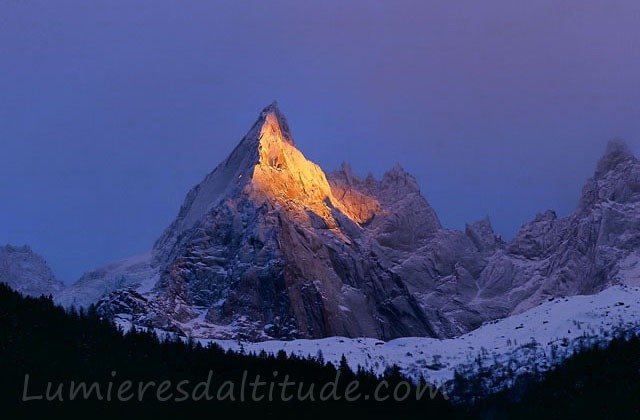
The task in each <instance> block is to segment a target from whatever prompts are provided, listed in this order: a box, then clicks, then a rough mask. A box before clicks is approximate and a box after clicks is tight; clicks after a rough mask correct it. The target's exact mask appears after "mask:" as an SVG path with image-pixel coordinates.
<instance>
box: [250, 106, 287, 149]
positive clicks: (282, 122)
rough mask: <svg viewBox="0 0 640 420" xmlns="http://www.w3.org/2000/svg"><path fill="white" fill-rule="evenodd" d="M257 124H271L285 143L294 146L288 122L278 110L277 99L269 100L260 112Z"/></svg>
mask: <svg viewBox="0 0 640 420" xmlns="http://www.w3.org/2000/svg"><path fill="white" fill-rule="evenodd" d="M257 124H259V125H262V126H264V125H271V126H273V127H274V129H276V127H277V129H276V131H278V132H279V134H280V135H281V137H282V139H283V140H284V141H286V142H287V143H289V144H291V145H292V146H295V142H294V141H293V136H292V135H291V130H290V129H289V123H288V122H287V118H286V117H285V116H284V114H283V113H282V111H280V107H279V106H278V102H277V101H273V102H271V104H269V105H268V106H266V107H265V108H264V109H263V110H262V112H261V113H260V118H258V121H257Z"/></svg>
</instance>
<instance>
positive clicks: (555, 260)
mask: <svg viewBox="0 0 640 420" xmlns="http://www.w3.org/2000/svg"><path fill="white" fill-rule="evenodd" d="M639 278H640V165H639V164H638V161H637V159H636V158H635V157H634V156H633V154H631V152H630V151H629V150H628V148H627V147H626V146H625V145H624V143H623V142H621V141H618V140H616V141H612V142H611V143H610V144H609V146H608V147H607V150H606V152H605V154H604V156H603V157H602V159H601V160H600V162H599V163H598V165H597V169H596V171H595V174H594V177H593V178H592V179H590V180H588V181H587V184H586V186H585V188H584V190H583V194H582V198H581V199H580V202H579V204H578V207H577V210H576V212H575V213H574V214H572V215H570V216H567V217H564V218H558V217H557V216H556V214H555V213H554V212H553V211H546V212H544V213H541V214H539V215H538V216H536V218H535V219H534V220H533V221H531V222H530V223H528V224H526V225H524V226H523V227H522V229H521V230H520V232H519V233H518V234H517V235H516V237H515V238H514V239H513V240H511V241H509V242H505V241H503V240H502V239H501V238H500V237H499V236H498V235H496V234H495V232H494V231H493V227H492V225H491V221H490V220H489V219H488V218H485V219H483V220H481V221H478V222H475V223H471V224H468V225H467V226H466V229H465V231H464V232H459V231H454V230H447V229H444V228H443V227H442V226H441V224H440V221H439V219H438V217H437V215H436V213H435V212H434V210H433V209H432V208H431V206H430V205H429V203H428V202H427V201H426V200H425V198H424V197H423V196H422V195H421V193H420V189H419V187H418V184H417V182H416V180H415V179H414V178H413V177H412V176H411V175H409V174H408V173H407V172H405V171H404V170H403V169H402V168H401V167H400V166H399V165H396V167H394V168H392V169H391V170H390V171H388V172H387V173H385V174H384V176H383V177H382V179H379V180H378V179H375V178H374V177H372V176H371V175H369V176H367V177H366V178H360V177H358V176H357V175H355V174H354V173H353V172H352V170H351V168H350V167H349V166H348V165H346V164H343V165H342V167H341V168H340V169H339V170H337V171H334V172H330V173H325V172H324V171H323V170H322V169H321V168H320V167H319V166H318V165H316V164H315V163H313V162H311V161H309V160H308V159H306V158H305V157H304V155H303V154H302V153H301V152H300V151H299V150H298V149H297V148H296V146H295V142H294V140H293V136H292V135H291V132H290V130H289V127H288V124H287V121H286V119H285V118H284V116H283V115H282V114H281V112H280V111H279V109H278V107H277V105H276V104H275V103H274V104H272V105H270V106H269V107H267V108H265V109H264V110H263V111H262V112H261V113H260V115H259V117H258V119H257V121H256V123H255V124H254V125H253V126H252V127H251V129H250V130H249V132H248V133H247V134H246V135H245V137H244V138H243V139H242V140H241V141H240V143H239V144H238V146H237V147H236V148H235V149H234V150H233V151H232V152H231V154H230V155H229V157H228V158H227V159H226V160H225V161H223V162H222V163H220V164H219V165H218V166H217V167H216V168H215V169H214V170H213V171H212V172H211V173H210V174H209V175H207V176H206V177H205V179H204V180H203V181H202V182H201V183H200V184H198V185H197V186H196V187H194V188H193V189H192V190H191V191H190V192H189V193H188V194H187V197H186V199H185V202H184V204H183V205H182V207H181V209H180V212H179V214H178V216H177V218H176V219H175V221H174V222H173V223H172V224H171V225H170V226H169V227H168V228H167V229H166V230H165V232H164V233H163V235H162V236H161V237H160V238H159V239H158V241H157V242H156V244H155V246H154V248H153V249H152V250H151V252H149V253H147V254H144V255H141V256H137V257H132V258H130V259H127V260H124V261H120V262H117V263H113V264H110V265H109V266H106V267H103V268H100V269H98V270H93V271H91V272H89V273H87V274H85V275H84V276H83V277H82V278H81V279H80V280H79V281H78V282H77V283H76V284H74V285H72V286H70V287H68V288H66V289H65V290H64V291H62V292H61V293H59V294H58V295H57V300H58V301H59V302H60V303H63V304H66V305H70V304H74V305H87V304H90V303H93V302H95V301H97V300H98V310H99V311H100V312H102V313H103V314H104V315H105V316H108V317H112V318H119V317H120V318H127V319H129V320H133V321H134V322H135V323H138V324H140V325H146V326H153V327H158V328H162V329H166V330H171V331H176V332H178V333H180V334H184V335H189V336H195V337H215V338H245V339H253V340H264V339H269V338H285V339H286V338H300V337H304V338H319V337H326V336H333V335H341V336H349V337H360V336H366V337H375V338H380V339H392V338H396V337H401V336H435V337H451V336H456V335H459V334H462V333H465V332H468V331H470V330H472V329H474V328H477V327H478V326H480V325H481V324H482V323H483V322H486V321H488V320H492V319H496V318H500V317H505V316H509V315H511V314H514V313H517V312H521V311H523V310H526V309H528V308H531V307H532V306H535V305H537V304H539V303H540V302H542V301H544V300H546V299H548V298H550V297H555V296H566V295H575V294H584V293H594V292H597V291H599V290H601V289H603V288H605V287H607V286H608V285H611V284H615V283H627V284H640V279H639Z"/></svg>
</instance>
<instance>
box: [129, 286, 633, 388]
mask: <svg viewBox="0 0 640 420" xmlns="http://www.w3.org/2000/svg"><path fill="white" fill-rule="evenodd" d="M118 323H119V324H120V325H121V326H122V327H123V328H124V329H128V328H131V325H130V324H128V323H127V321H126V320H125V319H123V318H120V319H118ZM638 331H640V288H637V287H628V286H613V287H610V288H608V289H606V290H604V291H602V292H600V293H599V294H596V295H587V296H573V297H566V298H556V299H553V300H549V301H547V302H545V303H543V304H541V305H539V306H537V307H535V308H533V309H530V310H529V311H526V312H523V313H521V314H518V315H514V316H512V317H509V318H505V319H501V320H496V321H491V322H488V323H486V324H484V325H483V326H481V327H480V328H478V329H476V330H474V331H472V332H470V333H468V334H465V335H462V336H460V337H457V338H453V339H434V338H425V337H406V338H399V339H396V340H392V341H388V342H384V341H380V340H377V339H371V338H344V337H330V338H324V339H319V340H293V341H264V342H243V341H235V340H207V339H196V340H197V341H200V342H201V343H202V344H203V345H207V344H208V343H216V344H218V345H219V346H221V347H222V348H224V349H232V350H235V351H244V352H245V353H259V352H261V351H262V350H265V351H266V352H267V353H273V354H275V353H277V352H279V351H280V350H284V351H285V352H287V353H288V354H296V355H300V356H312V357H318V356H320V354H321V355H322V357H323V358H324V360H325V361H327V362H332V363H334V364H336V365H337V363H339V361H340V359H341V357H342V355H344V356H345V357H346V359H347V362H348V363H349V365H350V366H351V368H352V369H354V370H355V369H357V368H358V366H362V367H363V368H365V369H366V370H369V369H373V371H374V372H376V373H378V374H381V373H383V372H384V371H385V369H387V368H388V367H390V366H392V365H394V364H396V365H398V367H400V369H401V370H402V372H403V373H404V374H405V375H407V376H408V377H410V378H412V379H415V380H417V379H419V378H420V377H424V378H425V379H426V380H427V381H429V382H431V383H433V384H436V385H440V384H447V383H449V384H450V383H451V381H452V380H453V378H454V372H456V371H457V372H459V373H461V374H462V375H463V376H464V377H470V376H473V375H475V374H478V373H481V372H482V371H483V370H484V372H485V373H486V372H490V373H489V375H488V376H489V379H485V389H488V390H497V389H500V388H503V387H505V386H508V385H509V384H510V383H511V382H512V381H513V379H514V378H515V377H517V376H519V375H520V374H522V373H527V372H529V373H531V372H534V371H538V372H543V371H545V370H547V369H549V368H550V367H552V366H554V365H555V364H557V363H559V362H560V361H562V360H563V359H564V358H565V357H567V356H569V355H571V354H572V353H573V352H574V351H575V350H576V349H578V348H580V347H581V346H584V347H589V346H593V345H599V344H603V343H606V342H608V341H609V340H611V339H612V338H613V337H615V336H616V335H619V334H621V333H635V332H638ZM485 376H487V375H485Z"/></svg>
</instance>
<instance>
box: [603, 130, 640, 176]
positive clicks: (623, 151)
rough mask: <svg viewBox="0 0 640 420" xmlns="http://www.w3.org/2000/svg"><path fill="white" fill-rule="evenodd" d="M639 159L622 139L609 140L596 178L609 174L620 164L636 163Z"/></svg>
mask: <svg viewBox="0 0 640 420" xmlns="http://www.w3.org/2000/svg"><path fill="white" fill-rule="evenodd" d="M637 161H638V159H637V158H636V157H635V156H634V155H633V153H632V152H631V150H630V149H629V146H627V143H626V142H625V141H624V140H623V139H621V138H614V139H611V140H609V142H608V143H607V148H606V149H605V152H604V155H602V157H601V158H600V160H599V161H598V165H597V167H596V173H595V176H596V178H599V177H601V176H602V175H604V174H606V173H607V172H609V171H611V170H612V169H615V168H616V167H617V166H618V165H619V164H621V163H625V162H630V163H635V162H637Z"/></svg>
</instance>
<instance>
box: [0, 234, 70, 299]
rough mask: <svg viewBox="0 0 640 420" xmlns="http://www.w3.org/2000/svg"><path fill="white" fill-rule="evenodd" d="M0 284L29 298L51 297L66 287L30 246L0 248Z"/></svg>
mask: <svg viewBox="0 0 640 420" xmlns="http://www.w3.org/2000/svg"><path fill="white" fill-rule="evenodd" d="M0 283H5V284H7V285H8V286H9V287H11V288H12V289H14V290H16V291H18V292H20V293H22V294H23V295H27V296H34V297H39V296H43V295H44V296H50V295H55V294H57V293H58V292H60V291H61V290H62V289H63V287H64V285H63V283H62V282H61V281H59V280H57V279H56V278H55V276H54V275H53V272H52V271H51V269H50V268H49V266H48V265H47V262H46V261H45V260H44V258H42V257H41V256H39V255H38V254H36V253H34V252H33V251H32V250H31V248H30V247H28V246H26V245H25V246H21V247H18V246H11V245H7V246H0Z"/></svg>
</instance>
